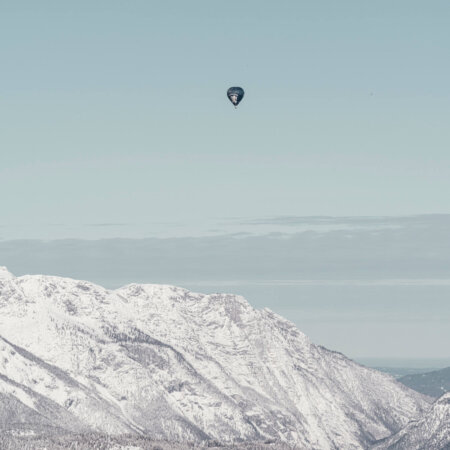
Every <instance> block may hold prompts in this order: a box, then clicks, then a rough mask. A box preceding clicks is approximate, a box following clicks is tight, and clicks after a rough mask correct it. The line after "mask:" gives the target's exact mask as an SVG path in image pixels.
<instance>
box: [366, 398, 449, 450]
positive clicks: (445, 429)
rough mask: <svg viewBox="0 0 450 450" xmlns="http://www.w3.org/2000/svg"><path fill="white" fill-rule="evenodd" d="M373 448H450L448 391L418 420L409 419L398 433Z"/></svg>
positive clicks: (399, 449) (382, 449) (440, 449)
mask: <svg viewBox="0 0 450 450" xmlns="http://www.w3.org/2000/svg"><path fill="white" fill-rule="evenodd" d="M373 449H374V450H375V449H376V450H445V449H450V393H447V394H444V395H443V396H442V397H440V398H438V399H437V400H436V401H435V402H434V404H433V405H432V407H431V408H430V410H429V411H428V412H427V413H426V414H425V415H424V416H423V417H421V418H420V419H419V420H413V421H411V422H410V423H408V424H407V425H406V426H405V427H404V428H403V429H402V430H400V431H399V432H398V433H396V434H394V435H393V436H391V437H389V438H387V439H385V440H383V441H382V442H381V443H379V444H378V445H375V446H374V447H373Z"/></svg>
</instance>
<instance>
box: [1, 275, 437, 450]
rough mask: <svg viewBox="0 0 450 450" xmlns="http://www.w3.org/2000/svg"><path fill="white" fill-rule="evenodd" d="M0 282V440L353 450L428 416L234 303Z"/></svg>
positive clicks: (292, 331)
mask: <svg viewBox="0 0 450 450" xmlns="http://www.w3.org/2000/svg"><path fill="white" fill-rule="evenodd" d="M1 273H2V274H3V276H7V277H8V278H11V281H8V280H3V282H2V289H1V290H0V355H1V358H0V419H2V418H3V417H8V418H11V419H8V420H7V421H6V422H5V423H3V422H2V420H0V435H1V434H2V433H3V434H4V432H6V431H7V430H14V429H16V428H17V427H18V426H19V425H17V419H16V418H17V417H20V418H23V422H24V423H23V424H22V425H20V426H21V427H22V430H25V431H27V430H28V431H29V430H30V429H31V428H30V427H31V425H33V426H35V427H36V428H38V429H39V430H42V429H43V427H44V426H45V427H51V428H52V429H54V428H55V426H57V427H59V428H61V429H63V430H66V431H67V432H71V431H76V432H87V431H101V432H104V433H107V434H128V433H131V434H135V435H138V434H139V435H145V436H148V437H151V438H153V439H165V440H169V441H190V442H197V443H199V442H203V441H207V440H210V439H211V440H218V439H220V440H221V441H223V442H226V443H234V442H250V441H258V442H265V441H266V440H267V439H269V440H275V441H277V442H278V441H280V442H284V443H287V444H289V445H296V446H299V447H300V448H311V449H319V448H320V449H329V450H332V449H333V450H335V449H338V448H346V449H349V450H350V449H353V450H356V449H360V448H368V446H369V445H370V444H371V443H372V442H374V441H377V440H379V439H381V438H384V437H386V436H389V435H391V434H392V433H393V432H397V431H399V430H400V429H401V428H402V427H403V426H404V425H406V424H407V423H408V422H409V421H410V420H411V419H417V418H418V417H419V416H420V415H421V414H422V413H423V412H424V411H425V410H427V409H428V408H429V404H428V401H427V399H426V398H425V397H423V396H422V395H420V394H418V393H416V392H414V391H411V390H409V389H408V388H407V387H405V386H403V385H401V384H400V383H397V382H396V381H394V380H393V379H392V378H391V377H390V376H388V375H385V374H382V373H380V372H376V371H374V370H371V369H367V368H365V367H362V366H360V365H358V364H356V363H354V362H353V361H351V360H349V359H347V358H345V357H344V356H343V355H341V354H338V353H336V352H331V351H329V350H326V349H325V348H323V347H320V346H317V345H314V344H313V343H312V342H311V341H310V340H309V339H308V338H307V337H306V336H305V335H304V334H303V333H301V332H300V331H299V330H298V329H297V328H296V326H295V325H294V324H293V323H292V322H289V321H288V320H286V319H284V318H283V317H281V316H279V315H277V314H276V313H274V312H272V311H270V310H268V309H264V310H262V311H260V310H257V309H254V308H253V307H252V306H251V305H250V304H249V303H248V302H247V301H246V300H245V299H244V298H243V297H241V296H237V295H232V294H209V295H208V294H201V293H195V292H190V291H189V290H186V289H182V288H177V287H175V286H167V285H148V284H147V285H139V284H131V285H127V286H124V287H123V288H120V289H116V290H108V289H105V288H102V287H101V286H98V285H95V284H92V283H88V282H86V281H80V280H72V279H69V278H60V277H51V276H43V275H28V276H23V277H20V278H17V279H14V277H13V276H12V275H11V274H10V273H9V272H8V271H7V270H6V269H3V270H2V272H1ZM2 401H3V410H2ZM12 401H14V405H15V406H14V405H13V407H12V406H11V405H12V403H11V402H12ZM27 408H28V409H27ZM12 410H13V411H12ZM13 413H14V414H13ZM49 414H50V415H49ZM42 417H47V418H49V420H48V421H47V422H45V423H44V424H42V423H41V422H40V421H42V420H44V419H42ZM30 424H31V425H30ZM14 427H16V428H14ZM27 427H28V428H27Z"/></svg>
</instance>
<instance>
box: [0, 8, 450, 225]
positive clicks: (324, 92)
mask: <svg viewBox="0 0 450 450" xmlns="http://www.w3.org/2000/svg"><path fill="white" fill-rule="evenodd" d="M449 17H450V3H449V2H448V1H431V2H423V1H411V0H408V1H392V0H389V1H388V0H386V1H377V2H373V1H361V0H355V1H346V2H336V1H308V2H304V1H297V0H295V1H283V2H276V3H275V2H261V1H256V0H255V1H228V2H215V1H210V0H208V1H206V0H205V1H194V2H185V1H167V0H164V1H129V2H124V1H114V0H108V1H96V2H91V1H82V0H81V1H77V2H70V3H68V2H60V1H56V0H55V1H46V0H43V1H40V2H34V1H21V0H17V1H14V2H13V1H10V2H7V1H2V2H0V60H1V75H0V76H1V78H0V80H1V82H0V148H1V154H0V189H1V192H2V214H3V215H4V216H3V217H2V222H8V223H11V224H17V225H18V224H21V223H24V222H25V223H28V222H30V221H33V223H35V224H36V226H41V225H42V226H45V225H46V224H49V223H52V224H54V223H65V224H66V223H69V224H73V223H78V222H80V223H86V222H87V223H94V222H101V223H105V222H114V223H118V222H119V223H123V222H133V223H134V222H144V221H159V222H164V221H185V220H192V219H193V218H197V219H198V218H204V219H207V218H211V217H213V218H217V217H224V216H225V217H228V216H244V215H245V216H262V215H280V214H281V215H291V214H296V215H316V214H330V215H360V214H363V215H367V214H369V215H379V214H416V213H419V214H420V213H442V212H450V196H449V195H448V192H450V151H449V148H450V128H449V127H448V117H449V116H450V83H449V80H450V60H449V58H448V52H449V50H450V33H448V19H449ZM230 85H242V86H243V87H244V88H245V89H246V92H247V95H246V97H245V99H244V101H243V102H242V104H241V106H240V108H239V109H238V110H237V111H235V110H234V108H233V107H232V106H231V104H230V103H229V102H228V101H227V99H226V97H225V91H226V89H227V88H228V87H229V86H230Z"/></svg>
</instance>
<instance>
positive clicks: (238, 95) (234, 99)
mask: <svg viewBox="0 0 450 450" xmlns="http://www.w3.org/2000/svg"><path fill="white" fill-rule="evenodd" d="M227 97H228V98H229V100H230V102H231V103H233V105H234V107H235V108H236V107H237V105H239V103H240V101H241V100H242V99H243V98H244V89H242V88H241V87H230V89H228V91H227Z"/></svg>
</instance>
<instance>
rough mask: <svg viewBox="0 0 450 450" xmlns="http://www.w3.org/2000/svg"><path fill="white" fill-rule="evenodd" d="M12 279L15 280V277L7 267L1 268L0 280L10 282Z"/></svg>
mask: <svg viewBox="0 0 450 450" xmlns="http://www.w3.org/2000/svg"><path fill="white" fill-rule="evenodd" d="M11 278H15V277H14V275H13V274H12V273H11V272H10V271H9V270H8V269H7V268H6V267H5V266H0V280H9V279H11Z"/></svg>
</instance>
